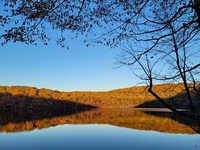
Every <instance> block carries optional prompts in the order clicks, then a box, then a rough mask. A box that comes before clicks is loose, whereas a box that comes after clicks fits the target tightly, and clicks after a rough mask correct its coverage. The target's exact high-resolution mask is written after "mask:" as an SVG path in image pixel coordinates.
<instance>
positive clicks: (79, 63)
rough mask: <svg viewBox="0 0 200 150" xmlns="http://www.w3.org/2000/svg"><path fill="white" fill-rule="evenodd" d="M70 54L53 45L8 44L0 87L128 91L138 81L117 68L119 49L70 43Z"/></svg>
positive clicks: (1, 64)
mask: <svg viewBox="0 0 200 150" xmlns="http://www.w3.org/2000/svg"><path fill="white" fill-rule="evenodd" d="M68 45H69V47H70V49H69V50H67V49H66V48H61V47H59V46H58V45H56V44H54V42H52V43H51V42H50V44H49V45H48V46H44V45H42V44H38V46H33V45H25V44H23V43H8V44H7V45H4V46H1V48H0V56H1V59H0V69H1V73H0V79H1V80H0V85H8V86H12V85H24V86H34V87H38V88H49V89H56V90H61V91H105V90H112V89H117V88H124V87H130V86H134V85H135V84H137V83H138V82H139V81H138V79H137V78H136V77H134V75H133V73H132V72H131V70H130V69H128V68H126V67H122V68H118V69H115V68H116V67H117V65H116V64H115V63H116V60H115V57H116V55H117V53H119V52H120V48H115V49H111V48H109V47H105V46H102V45H95V46H89V47H86V44H85V43H83V42H80V39H75V40H69V41H68Z"/></svg>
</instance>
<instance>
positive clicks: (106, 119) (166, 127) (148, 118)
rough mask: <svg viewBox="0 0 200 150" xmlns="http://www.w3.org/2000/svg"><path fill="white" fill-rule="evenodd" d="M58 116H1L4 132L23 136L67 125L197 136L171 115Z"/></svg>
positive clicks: (112, 112)
mask: <svg viewBox="0 0 200 150" xmlns="http://www.w3.org/2000/svg"><path fill="white" fill-rule="evenodd" d="M55 114H56V112H54V113H49V112H48V111H43V112H40V113H33V114H31V113H27V114H26V115H24V113H23V112H21V113H18V114H15V115H13V114H7V115H5V114H0V122H1V123H2V122H3V124H2V125H1V126H0V131H1V132H22V131H30V130H33V129H35V128H38V129H42V128H48V127H51V126H56V125H63V124H96V123H97V124H111V125H114V126H120V127H126V128H132V129H138V130H154V131H159V132H168V133H187V134H194V133H195V132H194V131H193V130H192V129H191V128H189V127H187V126H186V125H184V124H182V123H179V122H177V121H173V120H172V119H171V117H172V116H171V114H168V113H164V114H165V115H164V116H163V117H157V116H155V115H150V114H146V113H144V112H142V111H138V110H134V109H93V110H88V111H81V112H79V113H76V112H73V113H70V112H67V113H66V115H64V114H62V115H59V113H57V114H56V115H55ZM54 115H55V116H54ZM23 119H24V120H23Z"/></svg>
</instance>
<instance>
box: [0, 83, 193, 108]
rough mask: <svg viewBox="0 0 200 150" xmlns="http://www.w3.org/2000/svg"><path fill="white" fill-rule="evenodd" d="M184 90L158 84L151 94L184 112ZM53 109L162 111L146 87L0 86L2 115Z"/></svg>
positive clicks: (179, 85)
mask: <svg viewBox="0 0 200 150" xmlns="http://www.w3.org/2000/svg"><path fill="white" fill-rule="evenodd" d="M183 89H184V87H183V84H160V85H155V86H154V89H153V90H154V91H155V92H157V93H158V95H159V96H160V97H162V98H163V99H165V100H166V101H169V103H171V104H172V105H174V106H175V107H178V108H179V107H180V108H181V107H182V108H184V106H185V105H187V99H186V98H184V93H183ZM194 96H195V95H194ZM58 103H59V104H58ZM55 105H59V106H65V105H66V106H67V105H68V106H67V107H78V108H79V107H83V106H84V107H85V106H86V107H87V106H88V107H98V108H130V107H164V106H163V105H161V104H160V103H159V102H158V101H157V100H155V99H154V97H153V96H152V95H151V94H149V93H148V91H147V88H146V86H135V87H130V88H122V89H116V90H111V91H102V92H79V91H76V92H62V91H57V90H50V89H45V88H42V89H38V88H35V87H26V86H0V108H1V111H3V110H5V109H12V108H16V109H27V108H29V109H32V108H35V109H39V108H50V106H55ZM59 106H58V107H59Z"/></svg>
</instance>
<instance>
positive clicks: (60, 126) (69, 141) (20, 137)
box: [0, 109, 200, 150]
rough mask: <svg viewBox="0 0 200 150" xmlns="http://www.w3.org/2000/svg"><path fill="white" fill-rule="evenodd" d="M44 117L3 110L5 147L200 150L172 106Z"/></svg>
mask: <svg viewBox="0 0 200 150" xmlns="http://www.w3.org/2000/svg"><path fill="white" fill-rule="evenodd" d="M30 115H32V116H30ZM39 116H40V115H39V114H37V113H36V114H31V113H26V114H23V113H18V114H4V115H3V114H2V115H0V139H1V140H0V150H24V149H25V150H26V149H27V150H36V149H37V150H40V149H41V150H43V149H46V150H66V149H67V150H111V149H113V150H134V149H136V150H138V149H139V150H140V149H141V150H147V149H148V150H149V149H151V150H153V149H159V150H160V149H162V150H175V149H176V150H177V149H178V150H199V149H200V135H199V134H197V131H194V130H193V129H191V128H190V127H188V126H187V125H185V124H186V123H185V121H182V119H178V118H176V117H175V116H174V115H173V113H171V112H168V111H165V112H160V111H155V110H154V111H153V112H152V111H151V112H148V111H141V110H137V109H96V110H87V111H82V112H77V113H75V112H73V113H71V114H70V113H68V114H66V115H64V114H56V115H53V114H51V115H49V114H48V113H47V112H43V114H41V116H42V117H39ZM196 129H198V127H196Z"/></svg>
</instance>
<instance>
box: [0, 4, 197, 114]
mask: <svg viewBox="0 0 200 150" xmlns="http://www.w3.org/2000/svg"><path fill="white" fill-rule="evenodd" d="M0 5H1V6H0V7H1V8H3V10H2V11H1V15H0V27H1V28H2V30H1V32H0V41H1V44H2V45H4V44H6V43H8V42H18V41H20V42H24V43H26V44H37V42H38V40H41V41H42V42H43V43H44V44H48V42H49V40H50V39H51V38H50V37H51V35H50V34H49V33H50V32H51V31H52V29H53V30H60V33H61V34H60V36H59V37H58V40H57V43H58V44H60V45H61V46H64V45H63V42H64V41H65V39H66V37H65V31H70V32H73V33H75V37H78V36H79V35H85V36H86V39H85V42H86V43H87V44H88V45H90V44H104V45H108V46H110V47H116V46H119V45H124V44H125V43H129V44H130V43H131V45H133V46H134V47H135V48H134V49H131V50H130V49H129V50H128V51H127V50H126V54H125V55H122V58H124V59H123V61H122V64H126V65H128V66H133V67H134V66H135V65H136V64H137V65H138V64H139V66H140V67H141V68H142V70H143V71H144V72H145V75H146V77H147V78H143V76H139V77H140V78H141V79H145V80H147V81H148V83H149V87H150V89H149V91H150V93H151V94H154V93H152V90H151V87H152V85H153V81H155V80H156V81H159V80H162V81H163V80H165V81H169V82H174V81H180V80H181V81H182V82H183V83H184V86H185V91H186V93H187V95H188V100H189V101H190V104H191V110H193V109H194V108H193V104H192V100H191V97H190V90H189V88H190V87H189V84H188V83H189V82H193V83H194V89H195V87H196V85H195V83H196V82H197V81H198V80H199V79H198V75H199V66H200V62H199V56H200V55H199V52H200V51H199V49H200V45H199V37H200V36H199V35H200V34H199V31H200V1H199V0H134V1H133V0H114V1H110V0H73V1H69V0H39V1H38V0H22V1H21V0H4V1H1V2H0ZM49 28H50V29H49ZM99 30H100V33H98V32H99ZM87 37H89V38H87ZM127 54H128V55H127ZM125 56H126V57H125ZM144 64H146V67H147V68H143V67H142V66H143V65H144ZM146 69H147V70H146ZM154 96H155V95H154Z"/></svg>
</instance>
